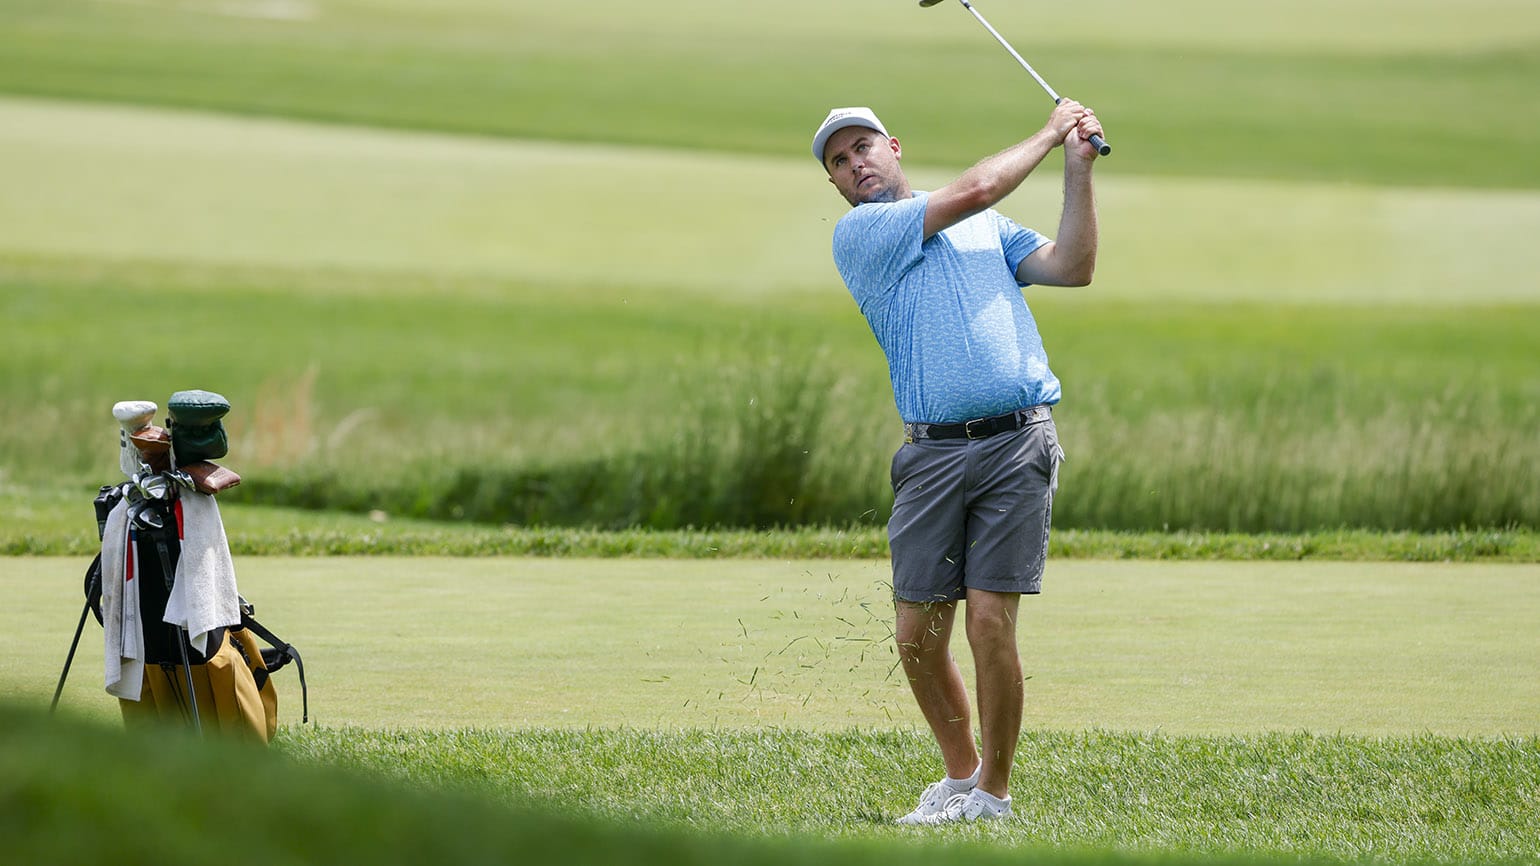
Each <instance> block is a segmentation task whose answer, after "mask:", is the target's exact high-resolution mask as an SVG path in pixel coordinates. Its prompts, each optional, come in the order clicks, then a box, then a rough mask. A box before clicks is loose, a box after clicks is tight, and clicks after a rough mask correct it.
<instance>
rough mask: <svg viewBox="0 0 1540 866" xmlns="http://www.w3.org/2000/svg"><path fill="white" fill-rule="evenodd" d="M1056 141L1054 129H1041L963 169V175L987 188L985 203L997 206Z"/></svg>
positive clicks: (1035, 167) (1047, 152)
mask: <svg viewBox="0 0 1540 866" xmlns="http://www.w3.org/2000/svg"><path fill="white" fill-rule="evenodd" d="M1057 143H1058V142H1057V140H1056V139H1055V138H1054V137H1053V134H1052V133H1050V132H1048V131H1046V130H1039V131H1038V132H1037V133H1035V134H1034V135H1032V136H1031V137H1029V138H1026V139H1023V140H1022V141H1020V142H1017V143H1016V144H1013V145H1011V146H1010V147H1008V148H1006V149H1005V150H1002V151H1000V152H999V153H997V154H994V155H993V156H988V157H985V158H984V159H981V160H979V161H978V162H977V163H976V164H975V165H974V166H973V167H972V168H970V169H968V171H966V172H964V173H963V179H964V180H967V181H971V182H972V183H973V184H975V185H977V186H979V187H982V188H984V189H986V190H988V192H987V193H986V198H987V199H988V203H987V204H985V205H984V206H985V207H994V206H995V205H997V204H999V203H1000V202H1001V201H1003V200H1004V199H1005V197H1006V196H1008V195H1010V194H1011V193H1013V192H1015V191H1016V188H1017V187H1019V186H1021V183H1022V181H1024V180H1026V179H1027V176H1028V175H1030V174H1031V173H1032V172H1033V171H1035V170H1036V169H1037V167H1038V166H1039V165H1042V163H1043V160H1044V159H1046V158H1047V156H1048V154H1049V153H1050V152H1052V151H1053V149H1054V147H1055V146H1056V145H1057Z"/></svg>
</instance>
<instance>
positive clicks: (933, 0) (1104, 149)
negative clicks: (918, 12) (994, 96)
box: [920, 0, 1112, 156]
mask: <svg viewBox="0 0 1540 866" xmlns="http://www.w3.org/2000/svg"><path fill="white" fill-rule="evenodd" d="M941 2H943V0H920V5H921V6H922V7H924V6H935V5H937V4H939V3H941ZM958 2H959V3H962V5H963V7H964V8H966V9H967V10H968V11H969V12H972V13H973V17H974V18H977V19H978V20H979V23H980V24H982V25H984V29H985V30H988V31H989V34H990V35H991V36H993V37H995V41H997V42H999V43H1000V44H1001V45H1002V46H1004V47H1005V50H1006V51H1009V52H1010V53H1011V56H1012V57H1014V58H1016V62H1017V63H1020V64H1021V68H1022V69H1025V70H1027V74H1029V75H1031V76H1032V78H1033V79H1034V80H1035V81H1037V83H1038V84H1039V85H1041V86H1042V88H1043V90H1044V91H1045V92H1046V93H1047V94H1048V96H1049V98H1051V99H1052V100H1053V104H1054V105H1058V104H1059V103H1060V102H1062V101H1063V100H1064V97H1062V96H1060V95H1059V94H1058V93H1057V92H1055V91H1054V89H1053V88H1052V87H1049V86H1048V82H1046V81H1044V80H1043V76H1041V75H1038V74H1037V70H1036V69H1033V68H1032V64H1030V63H1028V62H1027V61H1026V59H1025V58H1023V57H1022V56H1021V55H1020V54H1018V53H1017V52H1016V49H1014V48H1012V47H1011V43H1009V42H1006V41H1005V37H1004V36H1001V35H1000V31H998V30H996V29H995V28H993V27H991V26H989V22H988V21H985V20H984V16H983V15H980V14H979V10H977V9H974V8H973V4H972V3H969V2H968V0H958ZM1090 140H1091V146H1092V147H1094V148H1096V152H1097V153H1099V154H1101V155H1102V156H1106V155H1107V154H1109V153H1112V146H1111V145H1109V144H1107V142H1106V140H1105V139H1103V138H1102V137H1101V136H1099V135H1092V136H1091V139H1090Z"/></svg>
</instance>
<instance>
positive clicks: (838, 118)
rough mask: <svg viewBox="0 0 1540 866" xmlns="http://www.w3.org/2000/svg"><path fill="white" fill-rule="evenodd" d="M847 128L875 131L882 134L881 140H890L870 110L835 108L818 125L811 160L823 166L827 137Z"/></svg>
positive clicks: (880, 122)
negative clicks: (855, 127)
mask: <svg viewBox="0 0 1540 866" xmlns="http://www.w3.org/2000/svg"><path fill="white" fill-rule="evenodd" d="M847 126H864V127H866V128H867V129H875V130H877V131H878V132H880V133H882V137H883V138H892V136H891V135H888V131H887V129H885V128H884V127H883V125H882V121H880V120H878V119H877V115H875V114H873V113H872V110H871V109H870V108H866V107H863V106H857V107H853V108H836V109H834V110H833V111H831V112H829V116H828V117H825V118H824V119H823V123H821V124H819V126H818V132H817V134H815V135H814V136H813V158H814V159H816V160H818V164H819V165H823V149H824V146H825V145H827V144H828V143H829V136H831V135H833V134H834V133H836V132H839V131H840V130H842V129H844V128H845V127H847Z"/></svg>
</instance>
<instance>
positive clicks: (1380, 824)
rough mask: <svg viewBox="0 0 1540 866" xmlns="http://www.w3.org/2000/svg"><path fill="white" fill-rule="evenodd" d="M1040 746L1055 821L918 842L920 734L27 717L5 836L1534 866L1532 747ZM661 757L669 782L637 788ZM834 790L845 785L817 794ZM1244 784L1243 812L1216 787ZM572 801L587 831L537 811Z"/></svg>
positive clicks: (29, 840) (381, 847) (63, 848)
mask: <svg viewBox="0 0 1540 866" xmlns="http://www.w3.org/2000/svg"><path fill="white" fill-rule="evenodd" d="M1027 745H1028V746H1030V747H1031V749H1032V752H1033V754H1034V755H1053V756H1056V757H1055V758H1053V759H1049V760H1041V761H1040V762H1039V766H1040V768H1041V772H1040V773H1038V774H1037V775H1036V777H1035V779H1034V781H1033V783H1032V788H1033V791H1034V796H1032V797H1030V798H1026V797H1023V798H1022V799H1021V800H1020V801H1019V805H1018V808H1019V809H1023V810H1026V811H1029V812H1030V814H1031V816H1032V820H1030V821H1017V822H1011V824H1010V825H1008V826H1003V825H994V826H990V827H987V828H975V827H966V828H948V829H947V830H943V831H934V832H923V831H922V833H921V834H919V835H917V834H916V833H914V832H913V831H912V829H909V828H899V827H893V826H883V825H882V823H880V821H881V812H882V811H885V810H887V809H890V808H893V806H892V804H894V803H902V802H904V801H906V800H907V799H908V797H907V795H908V793H909V792H908V788H910V787H912V786H913V785H914V784H916V783H917V782H918V780H920V779H922V778H924V777H923V776H917V775H915V774H914V773H912V772H911V773H907V774H906V773H904V772H902V771H896V770H895V769H894V768H896V767H901V766H905V765H908V766H913V765H915V764H916V763H918V762H919V761H920V760H922V755H923V754H924V752H925V750H926V748H927V747H926V746H925V745H924V744H923V743H921V741H920V740H919V738H918V737H914V736H912V735H905V734H894V733H885V734H883V733H879V734H863V733H860V732H855V731H849V732H845V733H840V734H811V733H806V732H802V733H798V732H793V731H776V730H766V731H758V732H737V733H734V732H720V733H708V732H702V733H698V734H696V735H695V736H692V737H690V738H688V739H685V740H679V739H675V738H668V737H660V736H658V735H654V734H649V733H648V732H645V731H640V730H629V731H608V732H592V733H588V734H584V733H581V732H562V731H538V732H531V733H529V734H527V735H525V736H522V737H518V738H512V737H507V736H503V735H500V734H497V733H495V732H489V731H467V732H458V733H454V734H449V735H435V734H419V733H408V732H396V733H391V732H375V733H368V732H354V731H348V732H339V731H324V730H321V731H310V732H307V733H306V734H304V735H301V736H298V737H295V738H292V739H288V740H286V741H285V742H284V744H283V748H282V750H281V751H282V752H283V755H278V756H275V755H262V754H258V753H256V752H254V751H251V750H243V749H236V748H232V747H231V746H230V745H229V744H224V745H221V744H209V745H207V746H203V747H199V744H195V743H189V742H188V741H186V740H185V739H183V738H181V737H175V736H169V735H167V734H166V733H165V732H162V733H161V734H160V735H158V736H148V735H146V734H144V733H139V734H136V735H131V736H130V735H125V734H123V733H122V732H120V731H114V730H102V729H100V728H98V727H95V726H87V725H81V724H78V723H76V722H74V721H70V722H68V723H61V721H60V720H56V719H55V720H48V719H44V718H43V717H42V716H41V715H40V714H38V713H36V712H30V711H29V712H22V711H18V710H16V709H14V708H10V707H6V708H4V709H0V778H4V779H5V780H6V783H5V784H4V785H3V786H0V807H3V808H0V830H3V831H4V832H5V834H6V839H7V843H8V846H9V849H10V850H11V852H12V853H13V854H14V855H15V856H17V857H18V858H21V859H24V860H25V861H26V862H29V863H74V862H79V861H80V860H81V859H91V858H93V857H95V856H98V855H99V852H100V851H101V847H100V845H101V844H102V840H103V839H112V840H115V844H114V847H113V852H114V856H115V857H116V858H117V859H119V860H121V861H122V862H127V863H176V864H180V863H202V862H206V861H207V857H208V851H209V850H217V849H222V848H225V847H228V846H229V845H230V835H229V834H230V830H229V828H230V827H232V826H249V825H250V824H251V822H252V820H253V816H254V815H261V816H262V820H263V822H264V823H263V827H262V831H261V832H251V833H247V834H246V835H247V836H248V837H249V838H246V839H244V840H243V842H242V851H243V852H244V853H245V855H246V856H249V857H251V858H253V859H258V860H261V861H262V862H264V863H275V864H288V863H322V862H327V863H329V862H337V861H339V860H348V861H351V860H355V859H366V860H367V861H368V862H371V863H420V862H423V861H424V860H425V859H439V860H444V859H447V860H452V861H453V862H456V863H504V862H508V861H509V860H532V859H539V860H560V861H562V862H574V863H616V862H629V863H655V862H656V863H675V864H679V863H682V864H695V863H702V864H704V863H719V862H723V861H724V860H731V861H732V862H737V863H746V864H757V863H785V862H788V861H794V862H798V863H825V862H827V863H842V864H852V863H853V864H863V863H884V864H905V863H911V862H912V863H928V862H934V861H935V860H936V859H946V860H948V861H949V862H968V863H1007V862H1013V863H1014V862H1021V859H1022V858H1023V857H1030V858H1031V859H1032V860H1033V862H1041V863H1047V864H1102V863H1113V864H1154V863H1198V864H1210V863H1284V862H1288V863H1344V862H1461V863H1476V862H1494V863H1495V862H1509V863H1520V862H1533V861H1534V849H1533V846H1532V844H1531V843H1532V836H1528V838H1526V837H1527V834H1528V831H1529V829H1530V828H1531V827H1532V820H1533V818H1532V814H1526V810H1529V811H1530V812H1532V809H1533V805H1534V797H1535V795H1536V788H1537V776H1540V772H1537V762H1536V758H1537V755H1540V753H1537V751H1536V744H1535V742H1534V740H1533V739H1532V738H1531V739H1517V738H1516V739H1511V740H1502V741H1476V740H1467V739H1458V738H1439V737H1431V736H1422V737H1418V738H1415V739H1414V740H1412V741H1410V746H1411V747H1410V748H1407V747H1401V746H1400V745H1399V744H1397V743H1395V742H1377V741H1373V740H1364V739H1358V738H1351V737H1312V736H1306V735H1293V736H1268V737H1257V738H1241V737H1233V738H1224V739H1214V740H1205V739H1199V738H1185V737H1184V738H1173V737H1164V736H1114V735H1107V734H1088V735H1054V734H1048V735H1043V736H1038V737H1034V738H1032V740H1031V741H1030V742H1029V743H1028V744H1027ZM575 756H576V757H580V758H581V760H577V761H573V758H574V757H575ZM639 756H645V757H646V758H648V759H649V764H650V765H651V766H652V767H653V768H654V769H653V771H652V772H650V773H647V774H630V773H626V772H624V768H626V767H628V766H630V765H632V763H633V762H634V761H636V760H637V758H638V757H639ZM285 757H289V758H293V759H296V760H286V759H285ZM317 763H321V764H325V765H327V766H325V767H317V766H315V764H317ZM338 764H342V765H346V766H349V767H352V768H354V769H352V770H349V771H342V770H339V769H337V768H336V766H335V765H338ZM780 766H784V767H796V768H799V770H800V772H790V773H776V772H774V770H773V769H772V768H774V767H780ZM472 767H473V768H476V771H475V775H474V776H468V775H467V772H466V771H467V768H472ZM1208 767H1214V768H1222V772H1220V773H1216V774H1213V775H1207V774H1205V772H1204V768H1208ZM815 768H833V769H837V770H838V771H839V772H840V773H842V774H843V777H844V778H845V780H846V781H847V782H848V784H844V785H814V786H809V785H806V784H805V783H804V782H803V779H802V774H803V773H807V772H811V771H813V770H814V769H815ZM1235 778H1240V779H1242V780H1243V782H1242V783H1241V785H1240V786H1239V787H1240V788H1241V789H1242V790H1243V791H1244V796H1243V797H1241V798H1237V799H1230V798H1229V797H1228V796H1227V793H1226V792H1228V791H1229V790H1231V789H1232V787H1234V786H1233V785H1230V784H1227V785H1225V786H1224V787H1219V786H1216V785H1215V784H1214V783H1215V782H1220V781H1224V782H1227V783H1228V782H1230V781H1231V780H1232V779H1235ZM404 783H405V784H404ZM425 789H426V790H425ZM146 792H154V796H146ZM793 792H795V793H794V794H793ZM551 800H557V801H559V802H561V803H562V804H563V805H564V806H565V808H564V809H563V810H561V811H560V812H559V813H553V812H552V811H548V810H544V809H538V808H532V807H531V803H532V802H536V803H538V802H549V801H551ZM1322 804H1329V805H1327V806H1326V807H1325V808H1322ZM1098 815H1106V816H1107V817H1105V818H1099V817H1095V816H1098ZM746 836H747V837H749V838H745V837H746ZM831 836H834V837H840V838H835V839H831V838H829V837H831Z"/></svg>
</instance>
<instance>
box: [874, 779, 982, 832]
mask: <svg viewBox="0 0 1540 866" xmlns="http://www.w3.org/2000/svg"><path fill="white" fill-rule="evenodd" d="M974 781H976V780H970V781H969V782H968V783H967V785H968V787H966V788H963V789H962V790H958V789H957V788H954V787H952V784H953V783H951V782H949V781H948V780H946V779H942V780H941V781H939V782H933V783H931V784H930V785H928V786H926V788H925V793H923V794H921V795H920V805H918V806H915V807H914V811H913V812H910V813H909V814H907V815H905V816H904V817H902V818H899V819H898V820H897V821H896V822H894V823H897V824H934V823H936V821H937V820H938V819H940V818H942V817H944V816H945V815H946V804H947V803H948V802H949V801H951V800H954V799H956V798H958V797H966V796H967V795H968V793H969V792H971V791H972V790H973V784H974Z"/></svg>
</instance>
